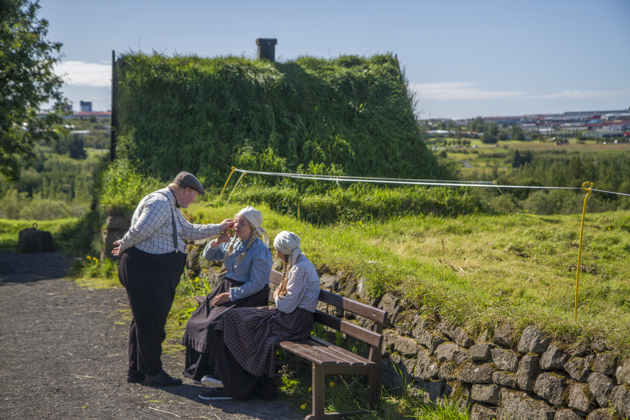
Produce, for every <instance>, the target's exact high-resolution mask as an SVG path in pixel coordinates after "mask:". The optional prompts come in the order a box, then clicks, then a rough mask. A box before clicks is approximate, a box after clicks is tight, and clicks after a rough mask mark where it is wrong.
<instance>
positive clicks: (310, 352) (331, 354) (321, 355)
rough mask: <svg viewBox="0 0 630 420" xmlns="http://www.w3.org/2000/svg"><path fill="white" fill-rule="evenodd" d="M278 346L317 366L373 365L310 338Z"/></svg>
mask: <svg viewBox="0 0 630 420" xmlns="http://www.w3.org/2000/svg"><path fill="white" fill-rule="evenodd" d="M279 346H280V347H281V348H283V349H285V350H287V351H290V352H291V353H295V354H297V355H298V356H301V357H303V358H305V359H307V360H309V361H311V362H313V363H316V364H318V365H337V366H348V367H366V366H371V365H375V363H374V362H370V361H369V360H367V359H363V358H362V357H360V356H357V355H356V354H354V353H352V352H349V351H347V350H344V349H341V348H340V347H337V346H334V345H332V344H330V343H328V342H326V341H324V340H320V339H316V337H311V338H308V339H306V340H301V341H298V342H296V341H282V342H280V343H279Z"/></svg>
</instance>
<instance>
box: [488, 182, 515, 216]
mask: <svg viewBox="0 0 630 420" xmlns="http://www.w3.org/2000/svg"><path fill="white" fill-rule="evenodd" d="M492 183H493V184H494V185H499V182H498V181H497V180H496V179H495V180H494V181H492ZM497 190H499V192H500V193H501V195H502V196H503V199H504V200H505V202H506V203H507V205H508V207H509V208H510V211H511V212H512V213H514V209H513V208H512V205H511V204H510V202H509V201H508V199H507V197H506V196H505V194H503V191H501V188H499V187H497Z"/></svg>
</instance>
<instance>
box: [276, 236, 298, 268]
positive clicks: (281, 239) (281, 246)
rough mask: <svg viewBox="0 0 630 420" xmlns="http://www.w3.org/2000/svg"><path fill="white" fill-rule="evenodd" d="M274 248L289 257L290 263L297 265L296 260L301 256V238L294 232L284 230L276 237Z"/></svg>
mask: <svg viewBox="0 0 630 420" xmlns="http://www.w3.org/2000/svg"><path fill="white" fill-rule="evenodd" d="M273 246H274V248H276V249H277V250H278V251H280V253H281V254H283V255H288V256H289V263H291V264H295V260H297V257H299V256H300V254H301V253H302V250H301V249H300V237H299V236H297V235H296V234H295V233H293V232H289V231H288V230H283V231H282V232H280V233H278V234H277V235H276V238H275V239H274V241H273Z"/></svg>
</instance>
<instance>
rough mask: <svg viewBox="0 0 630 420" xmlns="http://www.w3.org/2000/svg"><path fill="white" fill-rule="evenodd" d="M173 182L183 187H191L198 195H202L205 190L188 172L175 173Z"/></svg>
mask: <svg viewBox="0 0 630 420" xmlns="http://www.w3.org/2000/svg"><path fill="white" fill-rule="evenodd" d="M173 184H177V185H179V186H180V187H183V188H192V189H193V190H195V191H197V192H198V193H199V194H200V195H204V194H205V191H204V190H203V187H202V186H201V182H199V180H198V179H197V178H196V177H195V176H194V175H193V174H191V173H190V172H186V171H181V172H180V173H178V174H177V176H176V177H175V179H174V180H173Z"/></svg>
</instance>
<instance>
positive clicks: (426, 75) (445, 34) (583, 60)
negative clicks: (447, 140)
mask: <svg viewBox="0 0 630 420" xmlns="http://www.w3.org/2000/svg"><path fill="white" fill-rule="evenodd" d="M40 5H41V6H42V8H41V10H40V12H39V15H38V16H39V17H40V18H44V19H47V20H49V22H50V26H49V32H48V39H50V40H51V41H59V42H62V43H63V44H64V45H63V53H64V57H63V61H62V63H61V65H60V67H59V69H58V71H59V72H60V73H66V74H67V75H68V76H67V79H68V80H67V84H66V86H65V87H64V92H65V94H66V96H67V97H68V98H69V99H70V100H71V101H72V102H74V109H75V110H78V108H79V101H80V100H86V101H92V103H93V108H94V110H103V111H104V110H109V109H110V98H111V88H110V78H111V68H110V66H111V56H112V50H115V51H116V52H118V53H123V52H129V51H134V52H139V51H142V52H145V53H151V52H153V51H157V52H160V53H163V54H166V55H173V54H196V55H198V56H200V57H215V56H222V55H223V56H224V55H244V56H246V57H250V58H255V57H256V51H257V47H256V42H255V41H256V38H277V39H278V45H276V58H277V60H279V61H287V60H291V59H295V58H297V57H299V56H303V55H309V56H315V57H337V56H339V55H345V54H355V55H361V56H369V55H372V54H378V53H387V52H391V53H393V54H397V56H398V59H399V61H400V63H401V66H402V67H403V69H404V71H405V75H406V77H407V80H408V82H409V85H410V88H411V89H412V90H413V91H414V92H415V94H416V99H417V106H416V111H417V113H418V114H419V116H420V118H423V119H424V118H429V117H431V118H473V117H476V116H493V115H524V114H538V113H559V112H565V111H588V110H617V109H628V107H630V1H628V0H597V1H594V0H593V1H581V0H572V1H568V0H528V1H505V0H501V1H494V0H486V1H477V0H468V1H450V0H444V1H438V0H432V1H424V0H421V1H396V0H391V1H389V2H384V1H372V0H363V1H354V0H347V1H346V0H337V1H328V0H320V1H317V2H312V1H310V2H305V1H299V0H292V1H281V0H270V1H238V0H232V1H221V2H217V1H211V0H206V1H201V0H178V1H172V0H171V1H162V0H155V1H151V2H149V1H137V0H125V1H122V0H110V1H108V2H96V1H91V0H81V1H79V0H41V1H40Z"/></svg>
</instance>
